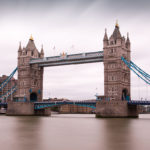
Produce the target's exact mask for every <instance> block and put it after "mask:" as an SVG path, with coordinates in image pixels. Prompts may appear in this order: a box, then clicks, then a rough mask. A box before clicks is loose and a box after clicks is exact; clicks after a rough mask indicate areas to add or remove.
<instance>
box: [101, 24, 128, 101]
mask: <svg viewBox="0 0 150 150" xmlns="http://www.w3.org/2000/svg"><path fill="white" fill-rule="evenodd" d="M103 51H104V95H105V96H106V97H107V98H109V99H110V100H115V101H116V100H117V101H118V100H119V101H120V100H129V99H130V69H129V68H128V67H127V66H126V65H125V64H124V62H123V61H122V60H121V56H123V57H124V58H125V59H127V60H128V61H130V40H129V35H128V34H127V38H126V39H125V37H124V36H122V35H121V33H120V30H119V25H118V23H116V25H115V29H114V31H113V33H112V35H111V36H110V38H108V36H107V31H106V30H105V35H104V39H103Z"/></svg>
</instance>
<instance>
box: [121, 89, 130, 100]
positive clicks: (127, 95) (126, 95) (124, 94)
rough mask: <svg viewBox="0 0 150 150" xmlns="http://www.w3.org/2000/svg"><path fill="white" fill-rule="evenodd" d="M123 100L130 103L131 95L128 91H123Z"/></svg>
mask: <svg viewBox="0 0 150 150" xmlns="http://www.w3.org/2000/svg"><path fill="white" fill-rule="evenodd" d="M122 100H128V101H129V94H128V90H127V89H123V90H122Z"/></svg>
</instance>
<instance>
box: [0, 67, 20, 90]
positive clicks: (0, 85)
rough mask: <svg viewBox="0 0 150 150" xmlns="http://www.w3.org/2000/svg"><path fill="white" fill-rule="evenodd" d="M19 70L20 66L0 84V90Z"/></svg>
mask: <svg viewBox="0 0 150 150" xmlns="http://www.w3.org/2000/svg"><path fill="white" fill-rule="evenodd" d="M17 70H18V68H16V69H15V70H14V71H13V72H12V73H11V74H10V76H8V78H7V79H6V80H5V81H3V82H2V83H1V84H0V91H1V90H2V89H3V88H4V87H5V86H6V85H7V84H8V82H9V81H10V80H11V78H12V77H13V76H14V74H15V73H16V71H17Z"/></svg>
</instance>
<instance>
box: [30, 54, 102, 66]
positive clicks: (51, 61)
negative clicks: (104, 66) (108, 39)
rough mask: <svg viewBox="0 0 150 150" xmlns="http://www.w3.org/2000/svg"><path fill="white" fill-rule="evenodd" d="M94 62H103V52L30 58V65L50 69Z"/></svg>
mask: <svg viewBox="0 0 150 150" xmlns="http://www.w3.org/2000/svg"><path fill="white" fill-rule="evenodd" d="M95 62H103V51H97V52H90V53H79V54H72V55H67V54H65V53H63V54H61V55H60V56H54V57H44V58H35V59H34V58H32V59H31V61H30V64H38V65H39V66H40V67H52V66H61V65H72V64H83V63H95Z"/></svg>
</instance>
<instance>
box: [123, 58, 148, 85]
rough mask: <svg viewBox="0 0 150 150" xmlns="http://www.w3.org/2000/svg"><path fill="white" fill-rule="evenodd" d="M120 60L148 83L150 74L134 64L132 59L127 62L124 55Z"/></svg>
mask: <svg viewBox="0 0 150 150" xmlns="http://www.w3.org/2000/svg"><path fill="white" fill-rule="evenodd" d="M121 60H122V61H123V62H124V63H125V64H126V65H127V67H128V68H129V69H130V70H132V71H133V72H134V73H135V74H136V75H137V76H138V77H139V78H141V79H142V80H143V81H144V82H145V83H147V84H148V85H150V75H149V74H148V73H146V72H145V71H143V70H142V69H141V68H139V67H138V66H137V65H135V64H134V63H133V62H132V61H130V62H128V61H127V60H126V59H125V58H124V57H121Z"/></svg>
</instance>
